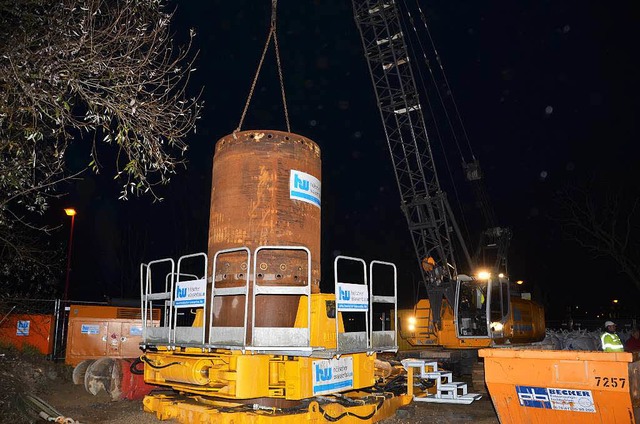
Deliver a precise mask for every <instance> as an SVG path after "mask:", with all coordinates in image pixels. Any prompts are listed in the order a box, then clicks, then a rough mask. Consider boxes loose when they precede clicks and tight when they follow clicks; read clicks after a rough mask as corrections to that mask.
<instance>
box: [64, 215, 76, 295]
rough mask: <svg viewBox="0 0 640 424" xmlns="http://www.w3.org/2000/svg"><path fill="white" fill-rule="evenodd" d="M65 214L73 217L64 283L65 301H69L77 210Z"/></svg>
mask: <svg viewBox="0 0 640 424" xmlns="http://www.w3.org/2000/svg"><path fill="white" fill-rule="evenodd" d="M64 213H65V214H67V216H70V217H71V231H70V232H69V248H68V250H67V278H66V281H65V283H64V297H63V300H68V299H69V272H70V271H71V246H72V245H73V223H74V221H75V218H76V210H75V209H73V208H65V210H64Z"/></svg>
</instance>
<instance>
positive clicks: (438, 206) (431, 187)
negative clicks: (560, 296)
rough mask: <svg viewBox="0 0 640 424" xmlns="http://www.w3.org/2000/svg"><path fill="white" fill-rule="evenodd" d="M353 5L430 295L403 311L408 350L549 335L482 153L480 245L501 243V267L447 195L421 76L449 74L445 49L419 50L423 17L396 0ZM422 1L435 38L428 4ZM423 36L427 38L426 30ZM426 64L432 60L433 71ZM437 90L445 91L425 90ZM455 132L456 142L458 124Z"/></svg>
mask: <svg viewBox="0 0 640 424" xmlns="http://www.w3.org/2000/svg"><path fill="white" fill-rule="evenodd" d="M352 3H353V9H354V16H355V20H356V24H357V27H358V29H359V32H360V36H361V40H362V45H363V49H364V53H365V58H366V62H367V64H368V67H369V71H370V75H371V80H372V82H373V87H374V91H375V95H376V100H377V105H378V108H379V112H380V117H381V119H382V124H383V129H384V132H385V136H386V141H387V144H388V148H389V153H390V156H391V161H392V164H393V167H394V170H395V176H396V181H397V185H398V190H399V193H400V199H401V209H402V211H403V213H404V215H405V217H406V220H407V224H408V227H409V231H410V233H411V239H412V241H413V246H414V248H415V253H416V258H417V261H418V267H419V270H420V275H421V279H422V282H423V284H424V288H425V289H426V290H425V291H426V298H423V299H420V300H418V301H417V303H416V304H415V306H414V307H413V308H412V309H409V310H401V311H400V312H399V327H400V334H401V338H402V340H404V341H405V342H406V348H407V349H408V350H410V349H423V348H425V347H440V348H447V349H477V348H480V347H489V346H495V345H505V344H517V343H531V342H536V341H540V340H542V339H543V338H544V334H545V323H544V310H543V308H542V306H541V305H539V304H538V303H536V302H533V301H531V300H530V299H526V298H522V296H519V293H518V291H517V289H516V288H515V286H514V285H513V284H512V283H511V282H510V280H509V276H508V273H507V269H506V257H507V248H508V245H509V240H510V238H511V231H510V229H508V228H502V227H499V226H497V225H495V215H494V213H493V211H492V209H491V205H490V202H489V201H488V200H487V195H486V190H485V189H484V186H483V183H482V172H481V170H480V166H479V162H478V161H477V160H475V156H472V158H473V159H472V160H471V161H464V160H463V163H464V171H465V176H466V178H467V180H468V181H470V182H471V183H472V184H473V185H474V190H475V192H476V194H477V196H478V202H479V204H480V205H481V206H483V207H482V214H483V216H484V218H485V225H487V229H486V230H485V231H483V233H482V238H481V240H480V243H479V246H480V247H479V248H478V249H477V252H484V251H486V249H487V248H492V249H494V251H495V252H496V254H495V262H494V263H493V264H489V266H488V267H485V268H484V269H481V268H480V267H479V263H480V261H479V260H478V259H479V257H481V256H482V257H485V258H486V256H485V255H479V254H476V255H474V256H475V257H474V258H472V257H471V255H470V254H469V251H468V249H467V247H466V244H465V241H464V238H463V236H462V234H461V231H460V228H459V226H458V224H457V221H456V220H455V217H454V215H453V212H452V208H451V207H450V206H449V202H448V199H447V196H446V194H445V192H444V191H443V190H442V189H441V186H440V182H439V178H438V174H437V172H436V160H435V159H434V155H433V153H432V146H431V145H430V140H429V137H428V135H427V126H426V124H425V114H426V113H427V112H432V110H433V109H432V105H431V102H430V101H429V100H428V99H429V97H427V98H426V99H427V102H422V101H421V100H422V99H421V96H420V95H419V92H418V88H417V87H418V85H417V78H415V77H414V75H416V74H418V75H422V74H423V73H424V74H427V72H426V69H428V71H429V72H428V73H429V74H430V75H431V76H432V79H433V75H434V72H433V71H434V69H435V70H436V71H438V70H440V71H442V75H443V76H444V68H443V67H442V63H441V60H440V58H439V56H438V55H437V50H436V49H435V47H433V52H434V53H435V55H436V58H435V59H436V60H434V61H433V62H434V63H437V66H431V65H430V60H429V56H428V55H427V54H425V51H424V50H422V57H420V55H418V54H416V55H415V56H417V57H414V56H413V55H412V53H413V52H415V51H416V50H417V49H410V47H409V46H408V44H409V42H410V38H411V37H410V34H411V29H413V31H414V32H416V25H417V24H416V20H414V18H413V17H412V16H411V12H410V11H409V10H408V9H407V10H404V9H401V8H400V6H399V4H398V3H397V2H395V1H391V0H389V1H386V0H383V1H377V0H365V1H360V0H353V1H352ZM416 3H417V2H416ZM403 6H405V7H406V4H404V3H403ZM417 8H418V9H417V10H418V12H419V15H420V17H421V20H422V23H423V24H424V25H425V28H426V32H425V33H426V34H427V38H428V39H429V40H430V39H431V38H430V34H429V32H428V27H427V26H426V19H425V17H424V13H423V11H422V10H421V8H420V6H419V3H417ZM414 13H415V11H414ZM415 38H416V39H417V40H420V39H421V38H420V36H419V35H418V36H417V37H415ZM432 46H433V44H432ZM420 47H421V48H422V45H421V44H420ZM422 59H424V63H422V61H421V60H422ZM420 67H424V68H425V72H423V71H422V70H421V68H420ZM442 81H444V84H445V87H446V89H447V93H446V94H445V96H444V98H452V97H451V96H452V94H451V90H450V88H449V87H448V82H447V80H446V77H444V78H442V79H441V81H436V82H435V83H434V84H433V86H434V90H436V91H437V90H438V86H439V85H443V83H442ZM422 86H424V85H422ZM429 94H431V95H433V96H434V97H436V96H435V95H434V94H433V93H426V95H427V96H429ZM436 94H437V98H439V99H440V100H442V99H443V96H442V95H441V94H440V93H439V92H436ZM425 104H427V107H425V106H424V105H425ZM443 105H444V103H443ZM447 110H453V111H454V112H457V106H455V103H454V107H453V108H451V107H449V108H448V109H447V105H444V111H445V112H444V115H445V116H446V118H447V120H449V113H448V112H447ZM432 116H433V115H432ZM450 123H451V121H449V124H450ZM451 133H452V134H453V138H454V139H455V138H456V136H455V133H456V132H455V130H452V131H451ZM464 135H465V136H466V131H465V132H464ZM456 142H457V140H456ZM456 247H457V251H458V252H462V253H463V257H464V259H465V260H466V261H465V262H466V266H465V267H460V266H459V262H461V261H460V259H459V258H458V257H457V256H456ZM474 259H475V260H474ZM402 340H401V344H402Z"/></svg>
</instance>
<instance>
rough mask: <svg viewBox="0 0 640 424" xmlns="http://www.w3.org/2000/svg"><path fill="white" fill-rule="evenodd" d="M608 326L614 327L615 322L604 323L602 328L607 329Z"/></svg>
mask: <svg viewBox="0 0 640 424" xmlns="http://www.w3.org/2000/svg"><path fill="white" fill-rule="evenodd" d="M610 325H616V323H615V322H613V321H607V322H605V323H604V326H605V327H608V326H610Z"/></svg>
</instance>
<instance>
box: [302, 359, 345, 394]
mask: <svg viewBox="0 0 640 424" xmlns="http://www.w3.org/2000/svg"><path fill="white" fill-rule="evenodd" d="M311 369H312V374H313V380H312V382H313V394H314V395H321V394H325V393H336V392H340V391H343V390H347V389H351V388H353V357H351V356H343V357H341V358H340V359H321V360H319V361H313V363H312V365H311Z"/></svg>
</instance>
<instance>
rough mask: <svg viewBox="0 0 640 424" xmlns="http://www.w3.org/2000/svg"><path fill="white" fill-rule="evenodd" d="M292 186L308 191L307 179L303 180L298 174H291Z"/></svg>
mask: <svg viewBox="0 0 640 424" xmlns="http://www.w3.org/2000/svg"><path fill="white" fill-rule="evenodd" d="M293 188H298V189H300V190H304V191H309V181H308V180H303V179H302V178H300V177H299V176H298V174H294V175H293Z"/></svg>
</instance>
